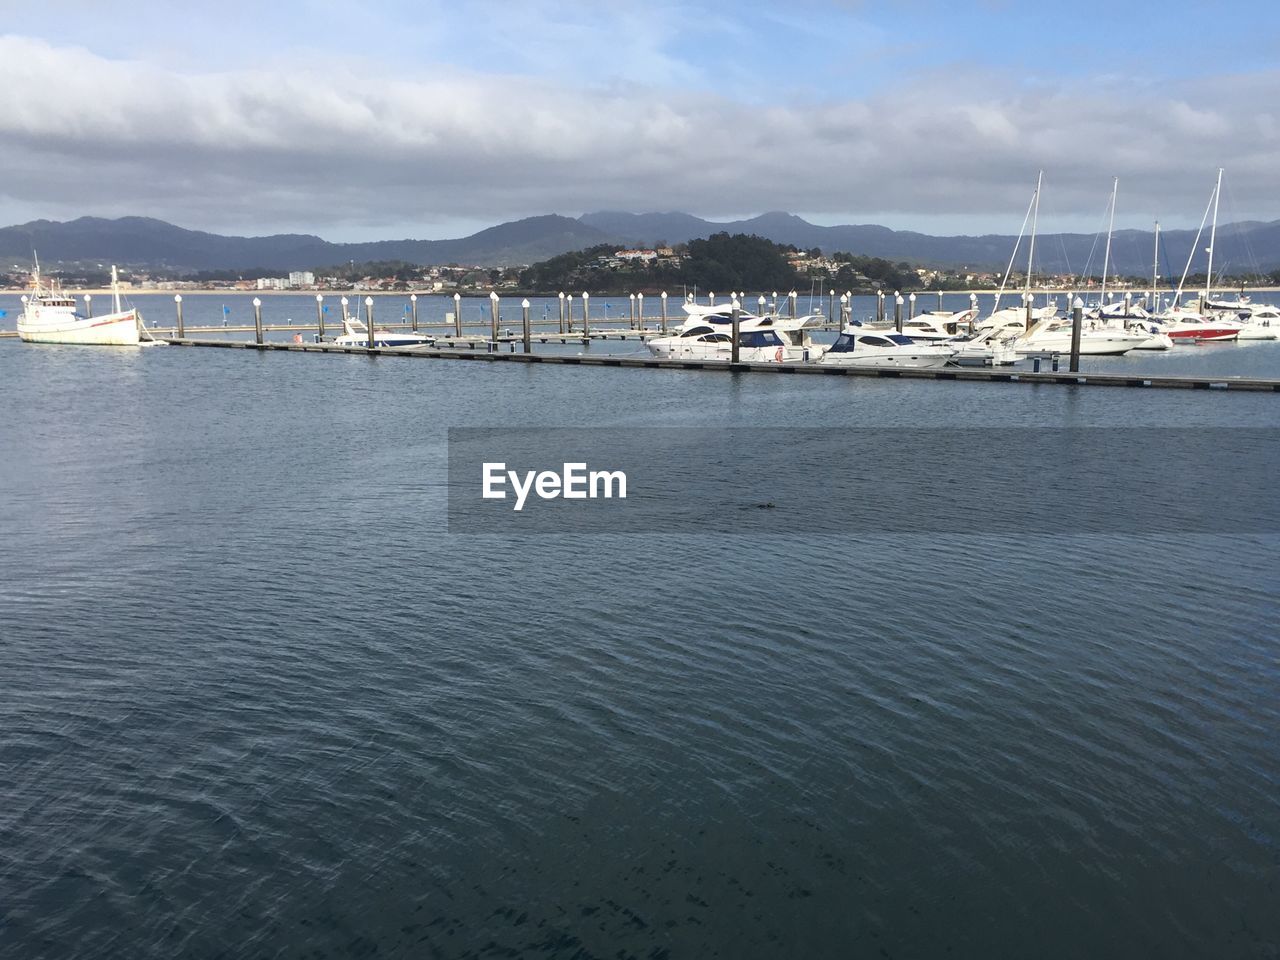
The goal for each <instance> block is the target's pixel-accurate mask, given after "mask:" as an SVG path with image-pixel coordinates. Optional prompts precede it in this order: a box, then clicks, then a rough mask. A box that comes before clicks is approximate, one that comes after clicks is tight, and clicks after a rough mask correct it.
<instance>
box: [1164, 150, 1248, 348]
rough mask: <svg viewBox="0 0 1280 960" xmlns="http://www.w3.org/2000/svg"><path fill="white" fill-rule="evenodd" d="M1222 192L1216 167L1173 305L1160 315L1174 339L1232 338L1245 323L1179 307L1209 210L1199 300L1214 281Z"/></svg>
mask: <svg viewBox="0 0 1280 960" xmlns="http://www.w3.org/2000/svg"><path fill="white" fill-rule="evenodd" d="M1221 193H1222V168H1221V167H1219V168H1218V182H1217V184H1216V185H1215V186H1214V188H1213V193H1212V194H1210V196H1209V206H1207V207H1206V208H1205V211H1204V216H1203V217H1201V219H1200V229H1199V230H1197V231H1196V239H1195V241H1194V242H1193V243H1192V245H1191V253H1190V254H1188V255H1187V265H1186V267H1185V268H1184V269H1183V271H1182V279H1181V280H1179V281H1178V291H1177V293H1176V294H1175V295H1174V298H1173V306H1172V307H1170V308H1169V309H1168V310H1167V311H1166V312H1165V313H1163V314H1161V316H1160V319H1161V320H1163V321H1164V322H1165V323H1166V327H1165V333H1167V334H1168V335H1169V338H1170V339H1171V340H1173V342H1174V343H1201V342H1205V341H1221V340H1234V339H1236V337H1238V336H1239V335H1240V328H1241V327H1243V326H1244V324H1242V323H1239V322H1238V321H1235V320H1221V319H1216V318H1212V317H1207V316H1204V315H1203V314H1201V313H1198V312H1196V311H1194V310H1185V309H1183V307H1182V288H1183V285H1184V284H1185V283H1186V282H1187V274H1188V272H1190V270H1191V262H1192V260H1194V259H1195V255H1196V248H1197V247H1198V246H1199V245H1200V235H1201V234H1202V233H1203V232H1204V224H1205V221H1206V220H1208V219H1209V211H1210V210H1212V211H1213V226H1212V227H1210V229H1209V246H1208V249H1207V252H1208V254H1209V266H1208V269H1207V270H1206V272H1205V278H1204V292H1203V295H1202V296H1201V302H1202V303H1204V302H1207V301H1208V299H1209V291H1210V290H1211V289H1212V285H1213V245H1214V243H1215V242H1216V241H1217V237H1218V198H1219V196H1220V195H1221Z"/></svg>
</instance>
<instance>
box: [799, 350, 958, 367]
mask: <svg viewBox="0 0 1280 960" xmlns="http://www.w3.org/2000/svg"><path fill="white" fill-rule="evenodd" d="M925 349H926V350H934V349H936V348H932V347H927V348H925ZM855 354H856V355H855ZM954 355H955V351H954V350H941V351H939V352H937V353H932V352H930V353H926V352H924V351H921V352H920V353H917V354H914V355H911V356H907V355H902V356H893V355H890V354H873V353H870V352H861V353H859V352H858V351H853V352H850V353H839V354H832V353H824V354H823V355H822V356H821V357H820V358H819V359H818V361H817V362H818V363H820V364H822V365H823V366H829V367H871V368H880V369H892V368H897V369H904V368H905V369H913V370H919V369H926V368H930V367H945V366H946V365H947V363H948V361H950V360H951V358H952V357H953V356H954Z"/></svg>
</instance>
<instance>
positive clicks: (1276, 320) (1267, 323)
mask: <svg viewBox="0 0 1280 960" xmlns="http://www.w3.org/2000/svg"><path fill="white" fill-rule="evenodd" d="M1236 339H1237V340H1277V339H1280V308H1277V307H1273V306H1271V305H1270V304H1259V305H1257V306H1254V307H1252V308H1251V309H1250V310H1249V315H1248V317H1246V318H1245V319H1244V326H1242V327H1241V328H1240V332H1239V333H1238V334H1237V335H1236Z"/></svg>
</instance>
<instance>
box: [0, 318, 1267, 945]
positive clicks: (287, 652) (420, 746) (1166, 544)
mask: <svg viewBox="0 0 1280 960" xmlns="http://www.w3.org/2000/svg"><path fill="white" fill-rule="evenodd" d="M1257 356H1260V355H1257ZM1184 362H1186V361H1179V363H1184ZM1179 372H1189V371H1179ZM0 384H3V387H2V388H0V389H2V390H3V397H4V406H5V411H6V417H5V418H4V420H3V423H2V424H0V444H2V446H0V449H2V450H3V454H2V455H0V483H2V484H3V490H4V496H3V497H2V498H0V533H2V534H3V544H4V545H3V549H2V550H0V954H3V955H6V956H15V957H70V956H75V957H119V956H129V957H171V956H180V955H181V956H197V957H215V956H284V957H295V956H296V957H302V956H330V957H346V956H361V955H373V954H379V955H389V956H409V957H419V956H421V957H430V956H436V957H513V956H517V957H652V958H661V957H671V958H676V957H717V956H718V957H724V958H738V957H782V956H796V957H850V956H887V957H925V956H927V957H937V956H946V955H952V956H982V957H997V956H1044V957H1080V956H1115V957H1131V956H1215V957H1235V956H1240V957H1256V956H1275V955H1276V951H1277V942H1278V939H1280V920H1278V919H1277V917H1278V916H1280V912H1278V911H1277V910H1276V904H1277V903H1278V902H1280V886H1278V879H1280V800H1277V796H1278V794H1277V787H1280V783H1278V780H1280V738H1278V737H1277V730H1278V729H1280V665H1278V660H1277V627H1276V625H1277V623H1280V609H1278V605H1277V602H1276V590H1277V587H1278V586H1280V574H1278V573H1277V571H1278V570H1280V566H1278V565H1277V560H1278V559H1280V558H1278V557H1277V546H1278V545H1280V544H1278V538H1277V537H1276V536H1275V535H1274V534H1269V533H1259V534H1258V535H1249V536H1207V535H1201V536H1194V537H1193V536H1183V537H1172V536H1165V537H1159V538H1156V537H1140V536H1118V535H1116V536H1105V535H1093V536H1076V535H1071V534H1070V532H1069V530H1070V526H1071V517H1072V515H1073V511H1080V510H1085V509H1087V492H1082V496H1081V499H1080V500H1079V501H1078V502H1077V503H1074V504H1072V503H1065V504H1064V505H1063V525H1062V528H1061V529H1060V530H1055V531H1046V532H1045V533H1044V534H1043V535H1036V536H1025V535H1024V536H1017V537H1014V536H1005V535H1001V534H1000V533H999V531H979V530H965V529H963V524H958V528H957V530H956V532H955V533H953V534H948V535H946V536H934V535H929V536H926V535H903V536H892V537H890V536H882V537H855V536H851V535H839V536H821V537H816V536H806V537H798V536H797V537H779V536H771V537H761V538H751V537H741V536H737V537H735V536H726V535H715V536H709V535H708V536H678V535H663V536H649V537H646V536H630V537H624V536H608V535H604V536H600V535H597V536H569V535H560V536H555V535H542V536H538V537H503V536H483V537H462V536H457V535H450V534H449V533H447V532H446V528H445V497H444V490H445V479H446V477H445V462H446V450H445V445H444V444H445V432H446V430H447V428H448V427H449V426H462V425H466V426H485V425H494V426H496V425H591V426H604V427H611V428H617V429H624V428H626V427H628V426H633V425H644V426H684V425H703V426H705V425H715V424H726V425H729V424H732V425H752V424H762V425H770V426H786V425H804V426H826V425H829V426H840V425H859V426H892V425H903V426H935V425H947V424H954V425H959V424H968V425H973V424H975V423H983V424H991V425H994V426H1001V425H1003V426H1011V425H1046V426H1100V427H1103V426H1125V427H1133V426H1142V425H1147V424H1149V425H1160V426H1189V425H1194V426H1203V427H1206V428H1229V427H1232V426H1241V425H1246V426H1253V427H1258V426H1276V425H1278V424H1280V406H1278V405H1277V404H1278V401H1277V400H1276V399H1275V397H1274V395H1269V394H1262V395H1258V394H1230V393H1213V394H1205V393H1200V392H1195V393H1192V392H1157V391H1121V390H1106V389H1098V388H1094V389H1081V388H1028V387H1019V386H1006V385H998V384H992V385H988V384H969V383H951V384H944V383H929V382H893V381H884V382H880V381H872V380H848V379H846V378H839V379H827V378H818V377H803V378H793V377H785V378H783V377H759V376H756V377H728V376H723V375H699V374H687V373H679V372H672V371H655V370H635V371H630V370H629V371H621V370H595V369H586V368H581V369H575V368H563V369H561V368H532V367H526V366H524V365H514V364H512V365H507V364H481V365H476V364H459V363H448V362H438V363H437V362H431V361H416V362H411V361H407V360H395V359H390V358H381V359H369V358H366V357H361V356H315V355H293V354H289V355H270V356H266V355H258V354H250V353H242V352H240V351H213V350H209V351H203V350H183V349H175V348H168V349H165V348H160V349H151V350H143V351H113V350H93V349H83V348H59V347H46V348H40V347H32V346H23V345H20V344H17V343H15V342H12V341H0ZM1169 469H1170V473H1171V475H1175V474H1176V471H1177V470H1178V465H1177V464H1170V468H1169ZM784 493H785V494H786V495H787V496H804V497H807V498H811V500H812V505H813V509H814V510H815V511H823V510H827V509H831V508H832V505H831V504H830V503H829V502H828V500H827V498H826V497H825V495H824V489H823V477H822V476H820V475H819V476H814V477H813V483H812V487H811V488H810V489H807V490H790V491H785V492H784ZM1033 493H1034V492H1033V491H1024V490H999V489H997V490H990V491H974V492H973V494H974V495H975V496H1001V497H1020V496H1027V495H1033ZM1161 495H1162V491H1160V490H1158V489H1157V490H1153V491H1152V496H1161ZM1258 496H1259V497H1260V498H1267V497H1274V496H1275V491H1274V490H1259V491H1258ZM885 497H886V504H887V505H888V506H889V507H891V508H892V509H909V504H899V503H895V502H894V500H893V491H892V490H886V491H885Z"/></svg>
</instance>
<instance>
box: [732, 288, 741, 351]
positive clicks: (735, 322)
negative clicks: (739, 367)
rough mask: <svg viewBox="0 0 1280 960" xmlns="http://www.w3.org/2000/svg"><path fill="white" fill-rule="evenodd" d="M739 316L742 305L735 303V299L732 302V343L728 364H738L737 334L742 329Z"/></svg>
mask: <svg viewBox="0 0 1280 960" xmlns="http://www.w3.org/2000/svg"><path fill="white" fill-rule="evenodd" d="M741 315H742V304H740V303H739V302H738V301H737V299H735V300H734V301H733V343H732V345H731V346H730V347H729V362H730V363H738V362H739V353H738V351H739V345H738V335H739V332H740V331H741V328H742V324H741Z"/></svg>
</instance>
